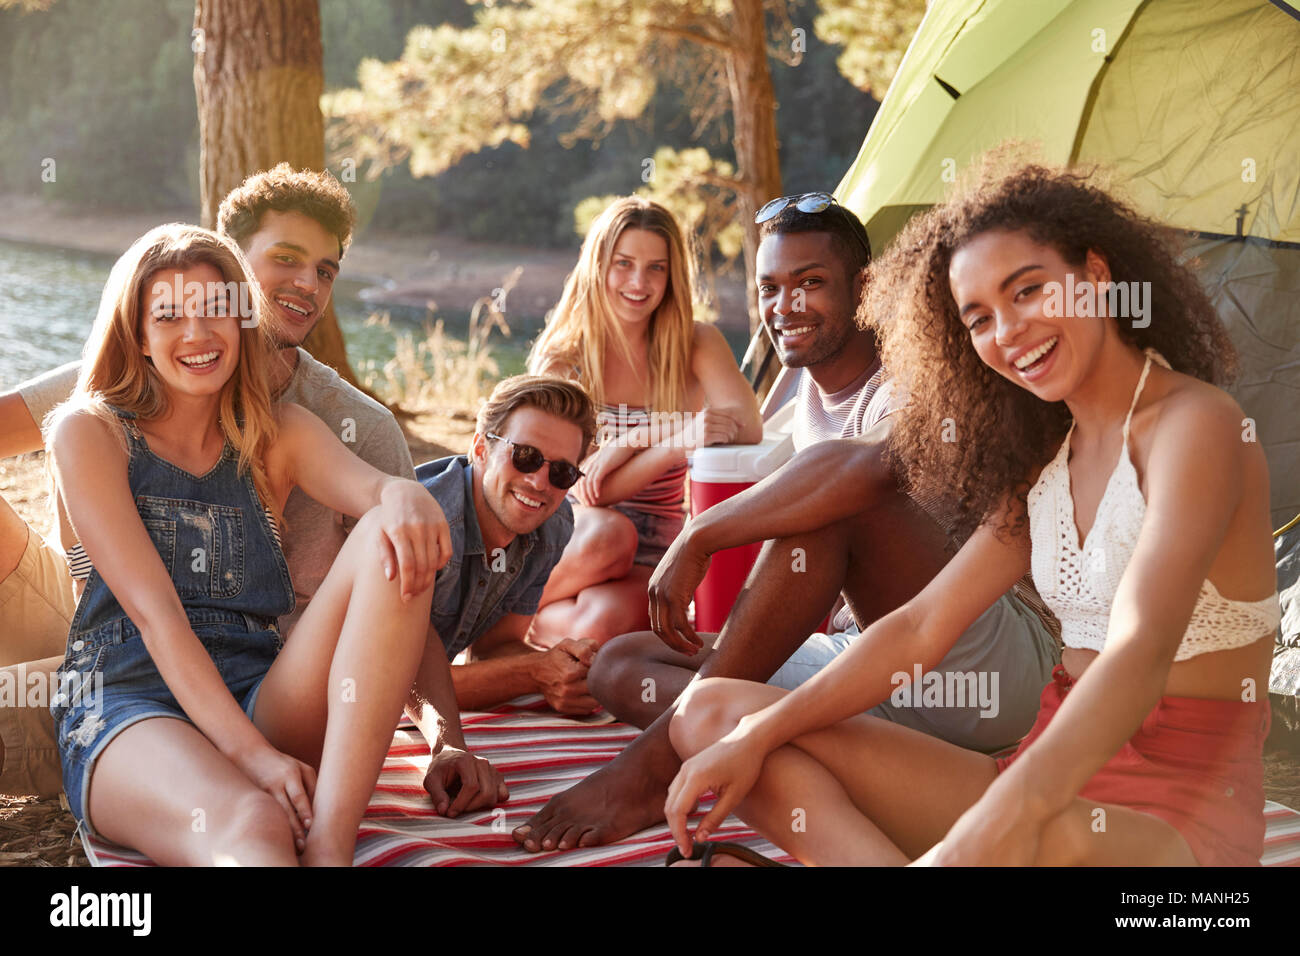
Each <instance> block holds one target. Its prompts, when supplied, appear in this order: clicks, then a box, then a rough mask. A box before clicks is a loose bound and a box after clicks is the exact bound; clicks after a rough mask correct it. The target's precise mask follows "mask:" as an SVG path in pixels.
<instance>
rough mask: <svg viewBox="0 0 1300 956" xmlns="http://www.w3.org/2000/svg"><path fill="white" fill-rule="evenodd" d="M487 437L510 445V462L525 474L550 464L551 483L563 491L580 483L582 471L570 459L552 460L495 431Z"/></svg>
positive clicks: (531, 447) (528, 446)
mask: <svg viewBox="0 0 1300 956" xmlns="http://www.w3.org/2000/svg"><path fill="white" fill-rule="evenodd" d="M487 437H488V438H493V439H495V440H497V441H503V442H505V443H506V444H507V445H509V446H510V463H511V464H513V465H514V466H515V468H516V470H518V471H521V472H523V473H524V474H525V475H531V474H532V473H533V472H535V471H537V470H538V469H539V468H541V467H542V465H547V464H549V465H550V466H551V471H550V479H551V484H553V485H554V486H555V487H556V488H559V489H560V490H561V491H564V490H565V489H567V488H572V487H573V486H574V485H576V484H577V483H578V479H579V478H581V477H582V472H581V471H580V470H579V469H578V466H577V465H575V464H573V463H572V462H568V461H552V460H550V459H548V458H543V457H542V453H541V452H540V451H538V450H537V449H536V448H534V447H533V446H532V445H521V444H520V443H519V442H514V441H511V440H510V439H509V438H502V437H501V436H500V435H497V434H495V433H493V432H488V436H487Z"/></svg>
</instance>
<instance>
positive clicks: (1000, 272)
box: [948, 231, 1114, 402]
mask: <svg viewBox="0 0 1300 956" xmlns="http://www.w3.org/2000/svg"><path fill="white" fill-rule="evenodd" d="M1070 275H1072V277H1073V278H1072V280H1069V281H1070V282H1071V283H1072V286H1073V287H1077V286H1079V285H1080V284H1081V283H1084V282H1090V283H1099V282H1102V281H1107V280H1109V279H1110V271H1109V269H1108V268H1107V266H1106V262H1105V260H1104V259H1102V258H1101V257H1100V256H1099V255H1097V254H1096V253H1094V252H1090V253H1088V256H1087V260H1086V261H1085V263H1084V264H1083V265H1082V266H1075V265H1072V264H1070V263H1068V262H1066V260H1065V259H1064V258H1063V257H1062V255H1061V254H1060V253H1059V252H1058V251H1057V250H1056V249H1055V248H1053V247H1052V246H1046V245H1042V244H1041V243H1038V242H1036V241H1034V240H1033V239H1032V238H1031V237H1030V236H1028V235H1027V234H1026V233H1023V232H1001V231H997V232H984V233H980V234H979V235H977V236H975V237H974V238H973V239H971V240H970V241H969V242H967V243H965V244H964V245H963V246H962V247H961V248H960V249H958V250H957V252H956V253H954V254H953V257H952V263H951V265H950V267H949V269H948V280H949V284H950V286H951V288H952V295H953V299H954V300H955V301H956V303H957V309H958V313H959V315H960V317H961V321H962V324H963V325H964V326H966V328H967V330H968V331H969V333H970V337H971V343H972V344H973V345H974V347H975V351H976V353H977V354H978V355H979V357H980V359H981V361H983V362H984V364H985V365H987V366H989V368H991V369H993V370H994V371H995V372H997V373H998V374H999V375H1001V376H1003V377H1004V378H1006V379H1008V380H1010V381H1012V382H1014V383H1016V384H1017V385H1019V386H1021V387H1022V388H1025V389H1028V390H1029V391H1030V392H1033V393H1034V394H1035V395H1037V396H1038V397H1039V398H1041V399H1043V400H1044V401H1048V402H1056V401H1061V400H1063V399H1064V398H1065V397H1066V396H1068V395H1070V394H1071V393H1073V392H1074V391H1075V390H1076V389H1077V388H1078V386H1079V383H1080V382H1082V381H1083V380H1084V378H1085V377H1086V376H1087V374H1088V372H1089V370H1090V369H1091V368H1092V367H1093V365H1094V363H1095V362H1096V360H1097V356H1098V354H1099V353H1100V351H1101V348H1102V345H1103V344H1104V342H1105V340H1106V338H1107V337H1108V336H1109V335H1111V334H1113V332H1114V330H1113V320H1110V319H1107V318H1098V317H1091V316H1090V317H1084V316H1078V317H1071V315H1070V314H1069V310H1068V309H1066V310H1064V311H1065V312H1066V314H1065V315H1059V314H1057V313H1058V312H1060V311H1063V310H1061V309H1054V308H1053V309H1049V308H1047V303H1048V301H1049V299H1050V298H1051V295H1050V293H1051V289H1052V288H1053V287H1052V286H1051V285H1050V283H1058V286H1057V287H1056V288H1058V289H1060V288H1069V287H1072V286H1071V285H1068V284H1067V276H1070ZM1058 301H1059V299H1058ZM1067 305H1068V303H1067ZM1049 313H1051V314H1049Z"/></svg>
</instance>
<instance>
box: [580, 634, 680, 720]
mask: <svg viewBox="0 0 1300 956" xmlns="http://www.w3.org/2000/svg"><path fill="white" fill-rule="evenodd" d="M662 648H663V643H662V642H661V641H660V640H659V638H658V637H656V636H655V635H654V633H653V632H651V631H635V632H633V633H631V634H621V635H619V636H618V637H615V638H613V639H612V640H610V641H609V642H608V643H606V644H605V645H604V646H603V647H602V648H601V649H600V653H599V654H597V655H596V660H595V661H594V662H593V663H592V665H591V670H590V671H589V672H588V674H587V689H588V690H590V691H591V696H592V697H595V698H596V699H597V700H598V701H600V702H601V703H602V704H607V703H608V702H610V701H614V700H616V699H620V698H624V697H627V696H628V695H629V694H630V693H636V694H639V693H640V687H641V682H642V681H643V680H644V679H645V678H646V677H647V676H648V675H647V670H648V666H649V665H650V664H651V663H653V662H654V652H655V651H656V650H661V649H662Z"/></svg>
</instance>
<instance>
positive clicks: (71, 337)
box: [0, 240, 746, 391]
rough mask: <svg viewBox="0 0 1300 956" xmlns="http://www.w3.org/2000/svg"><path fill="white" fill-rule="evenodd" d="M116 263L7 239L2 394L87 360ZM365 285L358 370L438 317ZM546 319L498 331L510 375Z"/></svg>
mask: <svg viewBox="0 0 1300 956" xmlns="http://www.w3.org/2000/svg"><path fill="white" fill-rule="evenodd" d="M114 261H115V257H113V256H109V255H100V254H97V253H88V252H79V251H75V250H70V249H58V248H53V247H50V246H37V245H27V244H25V243H16V242H9V241H6V240H0V391H6V390H8V389H10V388H13V387H14V386H15V385H17V384H18V383H19V382H22V381H24V380H25V379H28V378H31V377H32V376H34V375H39V374H40V373H41V372H44V371H47V370H49V369H52V368H55V367H57V366H59V365H62V364H63V363H65V362H71V361H74V360H75V359H78V358H80V357H81V349H82V346H83V345H84V344H85V341H86V338H87V336H88V335H89V334H90V327H91V325H92V324H93V322H94V318H95V311H96V310H97V309H98V308H99V299H100V294H101V293H102V292H103V289H104V283H105V282H106V281H107V280H108V273H109V270H110V269H111V268H112V267H113V262H114ZM363 288H364V287H363V286H362V284H361V283H357V282H348V281H347V280H346V279H344V280H340V281H339V282H338V284H337V285H336V287H335V291H334V310H335V313H336V314H337V315H338V319H339V326H340V327H341V328H342V330H343V335H344V338H345V339H346V340H347V345H348V358H349V360H350V361H351V363H352V367H353V368H354V369H357V370H358V374H361V375H362V377H363V378H364V377H365V376H364V374H363V373H362V372H361V369H362V367H363V366H364V365H365V364H366V363H369V362H373V363H375V365H376V366H378V365H382V364H383V363H384V362H387V361H388V360H389V359H391V358H392V357H393V351H394V345H395V341H396V339H395V335H394V333H395V332H402V331H411V332H418V331H419V330H420V329H421V328H422V327H423V326H424V324H425V323H426V322H427V321H429V320H430V319H431V318H432V317H431V316H430V315H429V313H428V312H427V311H426V310H425V309H422V308H414V307H410V306H404V305H389V304H384V303H378V302H375V301H374V300H373V299H371V300H368V301H363V300H362V299H361V298H360V297H359V294H360V292H361V291H362V289H363ZM377 311H382V312H387V313H388V314H389V319H390V323H389V324H390V328H388V329H385V328H383V327H381V326H378V325H368V324H367V319H368V318H369V317H370V316H371V315H372V314H373V313H375V312H377ZM438 318H441V319H443V321H444V322H445V325H446V329H447V331H448V332H449V333H450V334H453V335H456V336H458V337H460V338H461V339H462V340H463V339H464V337H465V335H466V334H467V331H468V327H469V316H468V315H466V314H459V315H458V314H449V313H439V315H438ZM542 321H543V319H542V317H541V316H536V317H532V318H527V317H520V316H518V315H514V314H512V315H511V316H510V328H511V337H510V338H509V339H506V338H504V337H503V336H502V335H501V333H500V332H499V331H496V330H494V331H493V332H492V338H491V340H490V341H491V343H492V350H493V351H492V354H493V356H494V357H495V358H496V360H497V364H498V366H499V367H500V368H501V373H502V375H513V374H516V373H518V372H521V371H523V368H524V360H525V356H526V353H527V348H528V345H529V344H530V343H531V342H532V340H533V339H534V338H536V336H537V333H538V332H539V331H540V330H541V328H542ZM726 335H727V340H728V342H729V343H730V344H731V347H732V351H733V352H735V354H736V355H737V356H740V355H742V354H743V352H744V349H745V345H746V339H745V336H744V333H743V332H740V333H736V332H730V333H726Z"/></svg>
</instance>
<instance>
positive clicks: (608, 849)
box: [82, 697, 1300, 866]
mask: <svg viewBox="0 0 1300 956" xmlns="http://www.w3.org/2000/svg"><path fill="white" fill-rule="evenodd" d="M462 721H463V723H464V727H465V738H466V742H467V743H468V745H469V747H470V749H471V750H473V751H474V752H475V753H477V754H482V755H483V756H485V757H487V758H488V759H490V760H491V761H492V763H493V765H495V766H496V767H497V768H499V769H500V770H501V772H502V773H503V774H504V775H505V778H506V784H507V785H508V786H509V788H510V800H509V801H508V802H507V803H506V805H505V806H504V807H499V808H496V809H494V810H487V811H483V812H479V813H472V814H468V815H465V816H461V817H458V818H457V819H454V820H448V819H445V818H442V817H439V816H436V815H435V814H434V813H433V809H432V804H431V803H430V801H429V798H428V795H427V794H425V792H424V787H423V781H424V771H425V768H426V767H427V765H428V753H429V752H428V749H427V747H426V745H425V743H424V739H423V738H422V737H421V736H420V734H419V732H418V731H416V730H414V729H413V728H410V727H409V726H403V727H401V728H399V729H398V731H397V733H396V734H395V735H394V737H393V745H392V748H391V749H390V750H389V752H388V757H387V759H386V760H385V761H384V769H383V770H382V771H381V772H380V774H379V782H378V784H377V785H376V787H375V792H374V794H373V796H372V797H371V798H370V806H369V807H368V808H367V810H366V815H365V819H363V820H362V822H361V830H360V835H359V837H358V839H357V852H356V864H357V865H358V866H466V865H498V866H660V865H662V864H663V860H664V857H665V856H666V855H667V853H668V850H669V849H670V848H671V847H672V838H671V837H670V836H669V834H668V828H667V827H664V826H659V827H655V828H654V829H651V830H644V831H642V832H640V833H638V834H636V835H634V836H631V837H628V838H627V839H625V840H622V841H620V842H618V843H616V844H613V845H612V846H604V847H592V848H589V849H581V850H569V851H567V852H563V853H561V852H551V853H536V854H534V853H528V852H527V851H525V850H523V849H521V848H520V847H519V846H518V845H517V844H516V843H515V841H514V839H513V838H512V837H511V835H510V832H511V830H513V829H514V828H515V827H516V826H518V825H519V824H521V823H523V822H524V821H525V820H527V819H528V818H529V817H530V816H532V814H533V813H534V812H536V811H537V810H539V809H540V808H541V807H542V806H543V805H544V804H545V803H546V801H547V800H549V799H550V798H551V797H552V796H554V795H555V794H557V793H559V792H561V791H562V790H567V789H568V788H569V787H571V786H573V785H574V784H575V783H577V782H578V781H579V780H582V779H583V778H584V777H586V776H588V775H589V774H591V773H593V772H595V771H596V770H598V769H600V767H601V766H603V765H604V764H606V763H608V762H609V761H610V760H612V759H614V757H615V756H616V755H617V754H618V753H619V752H620V751H621V750H622V749H623V748H624V747H625V746H627V744H628V743H629V742H630V741H631V740H632V739H633V738H634V737H636V735H637V733H638V731H637V730H636V728H635V727H630V726H628V725H627V724H619V723H611V722H609V720H608V718H605V719H604V720H603V721H602V720H600V719H599V718H597V719H585V720H580V719H573V718H568V717H560V716H558V715H557V714H555V713H554V712H553V711H551V710H550V709H549V708H548V707H547V706H546V705H545V702H544V701H543V700H542V698H540V697H530V698H521V699H520V700H518V701H515V702H513V703H512V704H510V705H507V706H504V707H500V708H497V709H496V710H495V711H493V712H491V713H465V714H463V715H462ZM709 805H710V803H709V802H707V801H706V802H705V803H704V804H703V805H702V807H701V809H700V810H699V812H698V814H697V816H702V815H703V814H704V812H705V811H706V810H707V809H708V807H709ZM1265 816H1266V818H1267V822H1268V832H1267V837H1266V839H1265V843H1264V855H1263V857H1262V862H1263V863H1264V865H1265V866H1300V813H1297V812H1296V811H1294V810H1291V809H1289V808H1287V807H1284V806H1283V805H1282V804H1280V803H1272V802H1270V803H1269V804H1267V805H1266V807H1265ZM716 836H717V838H718V839H724V840H732V841H735V842H739V843H743V844H745V845H746V846H749V847H751V848H752V849H754V850H756V851H758V852H759V853H762V854H764V855H765V856H770V857H772V858H774V859H777V860H781V861H783V862H791V858H790V857H789V856H788V855H786V854H784V853H782V852H781V851H780V850H778V849H776V848H775V847H774V846H772V845H771V844H770V843H768V842H767V841H766V840H764V839H763V838H762V837H760V836H759V835H758V834H756V833H755V832H754V831H753V830H751V829H749V828H748V827H747V826H745V824H743V823H741V822H740V820H738V819H736V818H735V817H734V816H733V817H730V818H728V820H727V822H726V825H725V826H723V827H722V828H720V829H719V830H718V831H717V834H716ZM82 842H83V844H84V845H85V847H86V855H87V856H88V857H89V859H90V862H91V864H92V865H94V866H148V865H150V861H149V860H148V859H146V858H145V857H143V856H141V855H140V854H138V853H133V852H131V851H129V850H124V849H122V848H121V847H117V846H114V845H113V844H110V843H105V842H104V841H102V840H98V839H96V838H93V837H89V838H83V840H82Z"/></svg>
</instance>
